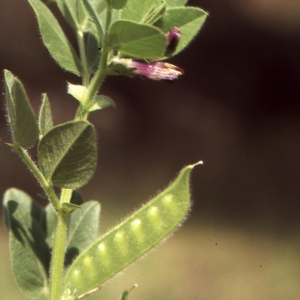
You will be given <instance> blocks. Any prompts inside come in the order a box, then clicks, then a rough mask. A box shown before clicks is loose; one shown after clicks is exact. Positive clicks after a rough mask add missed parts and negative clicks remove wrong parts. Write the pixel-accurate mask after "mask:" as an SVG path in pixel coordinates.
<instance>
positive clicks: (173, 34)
mask: <svg viewBox="0 0 300 300" xmlns="http://www.w3.org/2000/svg"><path fill="white" fill-rule="evenodd" d="M180 36H181V31H180V29H179V28H177V27H173V28H172V29H171V30H170V31H169V32H167V34H166V37H167V39H168V45H167V48H166V51H165V55H166V56H169V55H171V54H172V53H173V52H174V51H175V50H176V47H177V45H178V43H179V39H180Z"/></svg>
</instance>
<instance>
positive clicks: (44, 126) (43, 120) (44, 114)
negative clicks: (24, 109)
mask: <svg viewBox="0 0 300 300" xmlns="http://www.w3.org/2000/svg"><path fill="white" fill-rule="evenodd" d="M42 101H43V102H42V106H41V109H40V114H39V127H40V136H41V137H42V136H43V135H45V134H46V133H47V132H48V131H49V130H51V129H52V128H53V120H52V113H51V108H50V102H49V98H48V96H47V94H44V95H43V100H42Z"/></svg>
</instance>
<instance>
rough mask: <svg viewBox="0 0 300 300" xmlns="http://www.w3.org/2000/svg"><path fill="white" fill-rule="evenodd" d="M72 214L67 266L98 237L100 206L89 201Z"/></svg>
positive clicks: (95, 202) (66, 259) (69, 225)
mask: <svg viewBox="0 0 300 300" xmlns="http://www.w3.org/2000/svg"><path fill="white" fill-rule="evenodd" d="M80 207H81V208H82V209H78V210H76V211H74V212H72V213H71V214H70V217H69V224H68V228H69V229H68V237H67V246H66V248H67V252H66V258H65V265H66V266H69V265H70V264H71V263H72V261H73V260H74V259H75V258H76V257H77V256H78V254H80V253H81V252H82V251H83V250H84V249H85V248H86V247H87V246H89V245H90V244H91V243H93V242H94V241H95V240H96V239H97V237H98V226H99V217H100V204H99V202H97V201H88V202H86V203H84V204H82V205H81V206H80Z"/></svg>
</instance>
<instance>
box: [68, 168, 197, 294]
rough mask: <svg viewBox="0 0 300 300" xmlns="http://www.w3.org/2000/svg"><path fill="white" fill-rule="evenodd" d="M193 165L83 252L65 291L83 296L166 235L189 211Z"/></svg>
mask: <svg viewBox="0 0 300 300" xmlns="http://www.w3.org/2000/svg"><path fill="white" fill-rule="evenodd" d="M194 166H195V165H189V166H187V167H185V168H184V169H183V170H182V171H181V172H180V173H179V175H178V177H177V178H176V180H175V181H174V182H173V183H172V184H171V185H170V186H169V187H168V188H166V189H165V190H164V191H163V192H162V193H160V194H159V195H158V196H157V197H155V198H154V199H152V200H151V201H149V202H148V203H146V204H145V205H144V206H142V207H141V208H140V209H139V210H137V211H136V212H134V213H133V214H132V215H130V216H129V217H128V218H127V219H126V220H124V221H123V222H121V223H120V224H119V225H118V226H116V227H115V228H113V229H112V230H111V231H109V232H108V233H106V234H105V235H103V236H102V237H100V238H99V239H98V240H97V241H96V242H94V243H93V244H92V245H91V246H89V247H88V248H87V249H86V250H85V251H83V252H82V253H81V254H80V255H79V256H78V257H77V258H76V260H75V261H74V263H73V264H72V265H71V267H70V268H69V270H68V271H67V273H66V276H65V280H64V287H65V288H64V289H65V293H68V294H70V293H71V294H73V295H74V294H76V295H77V297H80V296H81V295H83V294H85V293H87V292H88V291H90V290H92V289H95V288H96V287H98V286H100V285H101V284H102V283H104V282H105V281H106V280H108V279H109V278H110V277H112V276H113V275H115V274H116V273H118V272H119V271H121V270H122V269H123V268H125V267H126V266H128V265H129V264H130V263H132V262H133V261H135V260H136V259H137V258H139V257H141V256H142V255H143V254H144V253H146V252H147V251H148V250H149V249H151V248H152V247H154V246H155V245H156V244H158V243H159V242H161V241H162V240H163V239H164V238H166V237H167V236H168V235H169V234H170V233H171V232H172V231H173V230H174V229H175V228H176V227H177V226H178V225H179V224H180V223H181V222H182V221H183V220H184V218H185V216H186V214H187V213H188V211H189V208H190V193H189V175H190V172H191V170H192V169H193V167H194ZM95 226H96V225H95Z"/></svg>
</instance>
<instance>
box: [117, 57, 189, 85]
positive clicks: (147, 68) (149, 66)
mask: <svg viewBox="0 0 300 300" xmlns="http://www.w3.org/2000/svg"><path fill="white" fill-rule="evenodd" d="M113 61H114V64H117V65H122V66H124V67H125V68H126V69H128V70H130V71H131V73H132V74H137V75H141V76H144V77H147V78H150V79H154V80H168V81H173V80H175V79H177V78H178V76H180V75H182V74H184V70H183V69H181V68H179V67H177V66H175V65H172V64H169V63H166V62H161V61H155V62H150V63H144V62H139V61H135V60H132V59H130V58H114V60H113Z"/></svg>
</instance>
